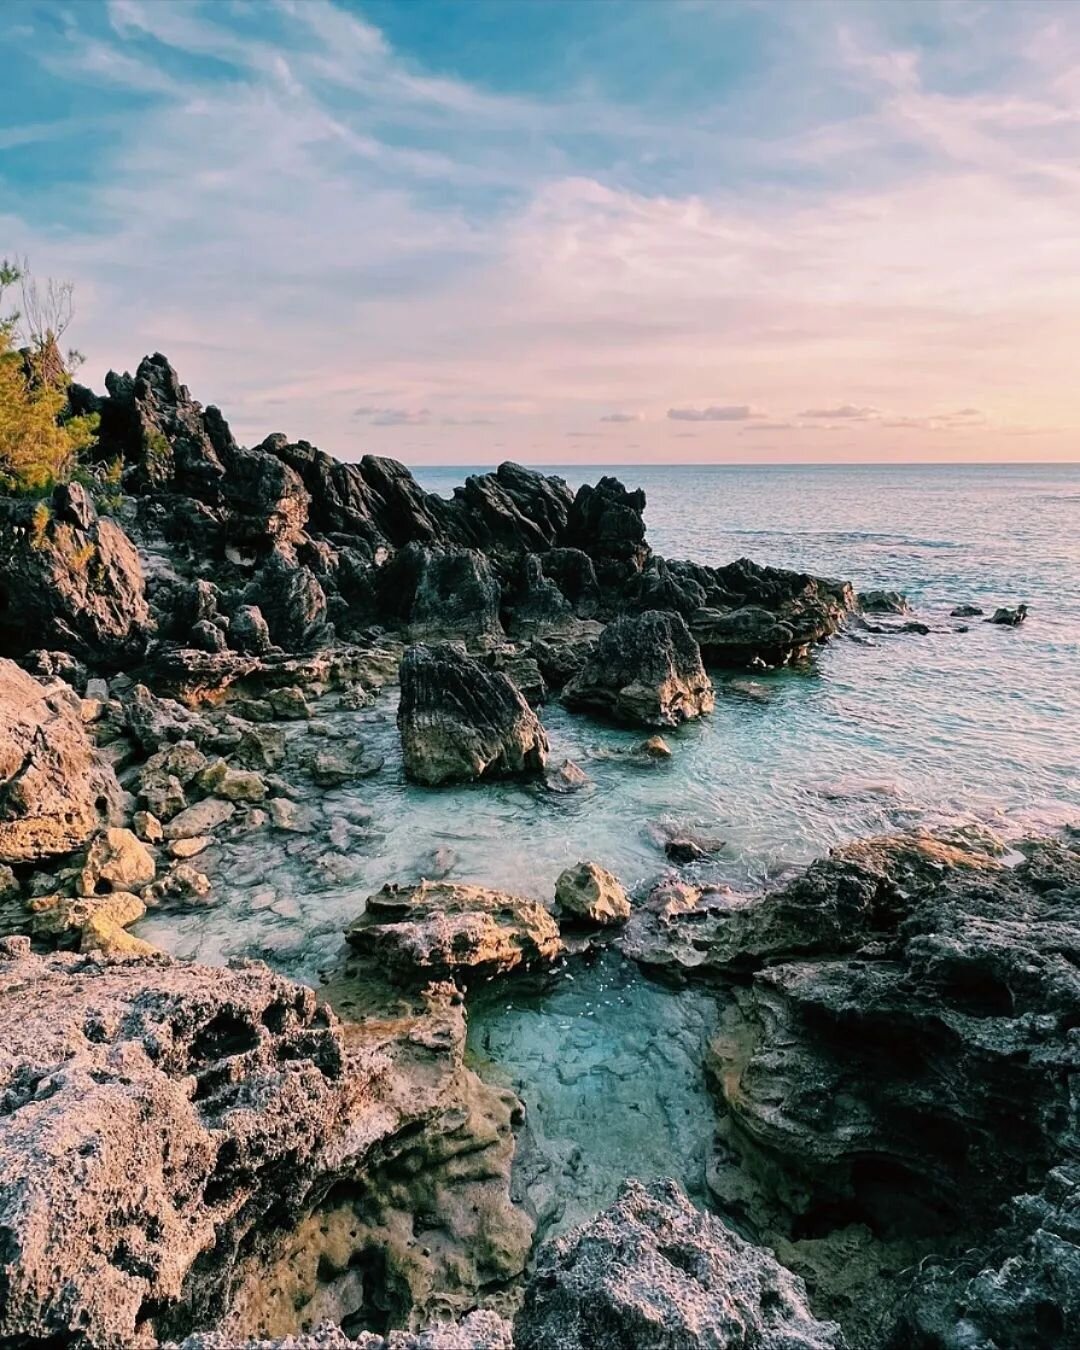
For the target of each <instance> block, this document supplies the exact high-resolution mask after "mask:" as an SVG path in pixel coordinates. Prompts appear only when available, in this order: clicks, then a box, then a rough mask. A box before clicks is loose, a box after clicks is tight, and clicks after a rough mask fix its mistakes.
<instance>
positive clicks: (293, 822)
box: [266, 797, 315, 834]
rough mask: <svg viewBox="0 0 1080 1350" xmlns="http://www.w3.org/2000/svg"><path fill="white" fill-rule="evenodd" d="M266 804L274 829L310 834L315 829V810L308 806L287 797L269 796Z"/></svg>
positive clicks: (290, 832)
mask: <svg viewBox="0 0 1080 1350" xmlns="http://www.w3.org/2000/svg"><path fill="white" fill-rule="evenodd" d="M266 805H267V808H268V809H269V811H270V822H271V824H272V825H273V826H274V829H275V830H284V831H286V832H287V833H289V834H311V833H312V831H313V830H314V829H315V812H314V811H313V810H312V808H311V807H310V806H304V805H303V804H302V803H300V802H291V801H289V799H288V797H271V798H270V800H269V801H268V802H267V803H266Z"/></svg>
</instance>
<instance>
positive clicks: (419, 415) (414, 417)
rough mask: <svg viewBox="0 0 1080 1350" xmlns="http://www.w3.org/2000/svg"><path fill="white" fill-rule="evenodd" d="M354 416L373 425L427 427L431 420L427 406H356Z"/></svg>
mask: <svg viewBox="0 0 1080 1350" xmlns="http://www.w3.org/2000/svg"><path fill="white" fill-rule="evenodd" d="M353 416H354V417H358V418H363V419H365V420H367V421H368V422H370V423H371V425H372V426H373V427H426V426H428V425H429V424H430V422H431V413H430V411H429V410H428V409H427V408H354V409H353Z"/></svg>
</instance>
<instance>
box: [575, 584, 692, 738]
mask: <svg viewBox="0 0 1080 1350" xmlns="http://www.w3.org/2000/svg"><path fill="white" fill-rule="evenodd" d="M563 702H564V703H566V705H567V707H569V708H579V709H587V710H588V711H591V712H599V713H603V714H605V715H606V716H609V717H612V718H614V719H615V720H616V721H619V722H628V723H630V724H631V725H636V726H667V727H673V726H678V725H679V723H681V722H685V721H687V720H689V719H690V718H694V717H699V716H700V715H701V714H702V713H707V712H710V711H711V710H712V708H713V706H714V704H715V695H714V693H713V687H712V682H711V681H710V680H709V677H708V675H706V673H705V668H704V666H703V665H702V663H701V653H700V652H699V650H698V646H697V643H696V642H695V641H694V639H693V638H692V637H691V636H690V632H689V630H688V629H687V627H686V624H685V623H684V622H683V620H682V619H681V618H680V617H679V615H677V614H669V613H663V612H661V611H659V610H649V611H647V612H646V613H644V614H640V615H633V616H631V615H627V616H624V617H623V618H621V619H616V621H615V622H614V623H613V624H610V625H609V626H608V627H607V628H605V629H604V632H603V633H602V634H601V636H600V640H599V642H598V643H597V644H596V648H595V650H594V652H593V653H592V655H591V656H590V657H589V659H588V660H587V661H586V663H585V665H584V666H583V667H582V669H581V670H580V671H579V672H578V673H577V675H575V676H574V678H573V679H572V680H571V681H570V683H569V684H568V685H567V687H566V688H565V689H564V690H563Z"/></svg>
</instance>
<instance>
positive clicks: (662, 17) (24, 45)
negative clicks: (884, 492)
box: [0, 0, 1080, 464]
mask: <svg viewBox="0 0 1080 1350" xmlns="http://www.w3.org/2000/svg"><path fill="white" fill-rule="evenodd" d="M0 43H2V46H3V50H4V52H5V61H4V66H5V69H4V77H3V81H2V84H0V255H3V254H5V253H6V254H8V255H9V256H10V255H23V254H26V255H29V258H30V261H31V263H32V265H33V266H34V268H35V270H36V271H37V272H39V273H41V274H53V275H58V276H61V277H69V278H71V279H73V280H74V281H75V282H76V284H77V297H78V308H79V313H78V317H77V321H76V324H75V327H74V330H73V332H72V335H71V336H72V337H73V339H74V340H75V342H76V343H77V345H78V346H79V347H80V348H82V349H83V350H84V351H85V352H86V355H87V358H88V359H87V364H86V366H85V368H84V373H83V376H82V378H84V379H86V380H87V381H88V382H89V383H92V384H94V385H96V386H97V387H100V386H101V384H102V381H103V377H104V374H105V372H106V370H107V369H108V368H109V367H110V366H112V367H116V368H119V369H125V368H128V369H133V368H134V366H135V364H136V363H137V362H138V360H139V358H140V357H141V356H142V355H143V354H144V353H145V352H148V351H154V350H161V351H164V352H165V353H166V354H167V355H168V356H169V357H170V358H171V359H172V361H173V363H174V365H176V366H177V368H178V369H179V371H180V374H181V376H182V378H183V379H184V380H185V382H186V383H187V384H189V385H190V386H191V388H192V391H193V393H194V394H195V395H196V397H198V398H200V399H202V401H203V402H206V403H218V404H219V405H220V406H221V407H222V409H223V410H224V412H225V413H226V415H227V416H228V417H229V419H230V421H231V422H232V424H233V427H234V430H235V431H236V433H237V435H238V436H239V437H240V438H241V439H242V440H245V441H248V442H251V441H254V440H258V439H261V438H262V437H263V436H264V435H265V434H266V433H267V432H269V431H273V430H282V431H285V432H287V433H288V434H289V435H290V436H291V437H293V438H299V437H304V438H306V439H308V440H311V441H314V442H315V443H316V444H318V445H320V446H321V447H322V448H324V449H326V450H329V451H331V452H332V453H335V454H338V455H341V456H342V457H345V458H354V457H357V456H359V455H360V454H362V453H364V452H366V451H373V452H376V453H379V454H387V455H392V456H394V457H395V458H399V459H404V460H406V461H407V462H411V463H468V464H479V463H484V462H489V461H497V460H500V459H504V458H515V459H519V460H523V461H525V462H528V463H549V464H570V463H575V462H576V463H602V462H609V463H631V462H636V461H650V460H669V461H673V462H690V461H718V462H725V461H740V462H766V463H767V462H791V461H799V460H805V461H813V462H818V461H828V460H838V461H847V460H855V461H878V460H920V459H940V460H972V459H975V460H978V459H1006V460H1044V459H1069V460H1075V459H1078V458H1080V3H1074V2H1073V0H1062V2H1061V3H1044V4H1043V3H1023V2H1022V0H1014V2H1013V3H1001V2H994V0H991V2H989V3H979V2H977V0H973V2H972V3H968V2H967V0H959V2H958V3H932V2H931V0H924V2H923V3H907V2H906V0H905V2H903V3H896V4H893V3H889V0H879V2H877V3H872V4H863V3H831V2H830V0H795V3H784V0H774V2H771V3H761V2H760V0H745V3H721V2H719V0H718V2H716V3H713V2H712V0H664V2H663V3H660V2H659V0H657V2H656V3H649V2H648V0H625V2H624V0H559V2H556V3H545V2H544V0H370V3H361V2H360V0H357V3H346V0H338V3H330V0H251V2H250V3H248V2H246V0H212V2H209V3H198V2H197V0H190V2H188V0H110V3H104V0H102V3H98V0H71V3H66V4H65V3H63V2H62V0H60V2H56V0H7V3H5V4H4V5H2V6H0Z"/></svg>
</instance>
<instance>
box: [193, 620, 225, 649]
mask: <svg viewBox="0 0 1080 1350" xmlns="http://www.w3.org/2000/svg"><path fill="white" fill-rule="evenodd" d="M190 641H191V645H192V646H193V647H197V648H198V649H199V651H202V652H223V651H226V650H227V649H228V645H229V644H228V642H227V641H226V639H225V634H224V632H223V631H222V630H221V629H220V628H219V627H218V626H217V625H216V624H213V623H211V622H210V620H209V619H200V620H199V621H198V623H195V624H193V625H192V627H191V632H190Z"/></svg>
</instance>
